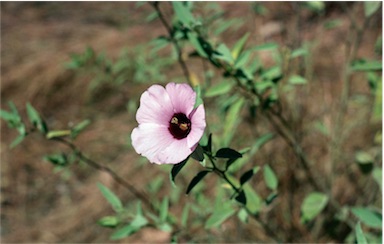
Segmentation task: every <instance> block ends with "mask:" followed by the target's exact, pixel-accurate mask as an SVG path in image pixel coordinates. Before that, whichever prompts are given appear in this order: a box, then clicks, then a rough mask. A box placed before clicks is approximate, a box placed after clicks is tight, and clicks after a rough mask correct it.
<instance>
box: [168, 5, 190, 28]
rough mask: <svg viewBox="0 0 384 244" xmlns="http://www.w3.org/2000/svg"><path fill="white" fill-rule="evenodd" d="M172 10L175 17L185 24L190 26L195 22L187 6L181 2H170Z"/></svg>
mask: <svg viewBox="0 0 384 244" xmlns="http://www.w3.org/2000/svg"><path fill="white" fill-rule="evenodd" d="M172 6H173V10H174V11H175V14H176V18H177V19H178V20H179V21H180V22H181V23H183V24H184V25H185V26H188V27H190V26H191V25H192V24H194V23H195V18H193V15H192V13H191V11H190V10H189V8H188V7H187V6H185V5H184V4H183V2H172Z"/></svg>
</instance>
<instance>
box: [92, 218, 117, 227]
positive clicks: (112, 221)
mask: <svg viewBox="0 0 384 244" xmlns="http://www.w3.org/2000/svg"><path fill="white" fill-rule="evenodd" d="M119 223H120V222H119V219H118V218H117V217H116V216H105V217H103V218H101V219H99V220H98V221H97V224H99V225H101V226H103V227H110V228H114V227H116V226H117V225H118V224H119Z"/></svg>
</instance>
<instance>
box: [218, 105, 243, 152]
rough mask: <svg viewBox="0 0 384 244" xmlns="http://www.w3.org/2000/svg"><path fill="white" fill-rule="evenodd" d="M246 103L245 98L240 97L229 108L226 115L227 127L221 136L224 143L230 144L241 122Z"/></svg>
mask: <svg viewBox="0 0 384 244" xmlns="http://www.w3.org/2000/svg"><path fill="white" fill-rule="evenodd" d="M243 105H244V98H239V99H237V100H236V102H235V103H234V104H232V105H231V107H230V108H229V110H228V112H227V114H226V116H225V121H224V124H225V127H224V131H223V135H224V136H223V137H222V138H221V143H222V145H228V144H229V143H230V142H231V140H232V138H233V136H234V135H235V133H236V127H237V125H238V124H239V123H240V122H241V116H240V112H241V109H242V108H243Z"/></svg>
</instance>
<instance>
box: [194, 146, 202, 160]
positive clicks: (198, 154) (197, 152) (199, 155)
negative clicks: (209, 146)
mask: <svg viewBox="0 0 384 244" xmlns="http://www.w3.org/2000/svg"><path fill="white" fill-rule="evenodd" d="M191 157H192V158H193V159H195V160H197V161H200V162H201V161H203V160H204V149H203V148H202V147H201V146H200V145H197V147H196V149H195V150H194V151H193V153H192V154H191Z"/></svg>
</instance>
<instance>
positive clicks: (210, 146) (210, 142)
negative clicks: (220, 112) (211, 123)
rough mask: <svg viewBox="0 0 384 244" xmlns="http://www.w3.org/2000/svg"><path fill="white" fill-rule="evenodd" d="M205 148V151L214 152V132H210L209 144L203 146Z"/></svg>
mask: <svg viewBox="0 0 384 244" xmlns="http://www.w3.org/2000/svg"><path fill="white" fill-rule="evenodd" d="M203 149H204V151H205V152H208V153H211V152H212V133H210V134H209V136H208V142H207V145H206V146H203Z"/></svg>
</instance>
